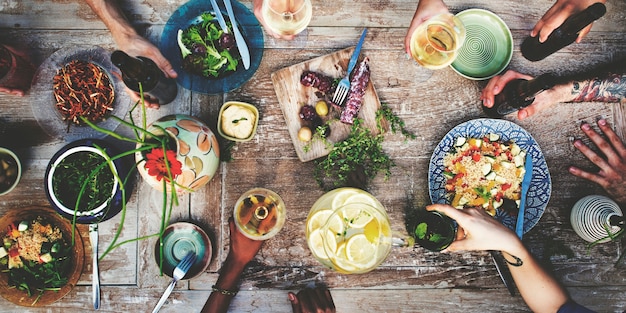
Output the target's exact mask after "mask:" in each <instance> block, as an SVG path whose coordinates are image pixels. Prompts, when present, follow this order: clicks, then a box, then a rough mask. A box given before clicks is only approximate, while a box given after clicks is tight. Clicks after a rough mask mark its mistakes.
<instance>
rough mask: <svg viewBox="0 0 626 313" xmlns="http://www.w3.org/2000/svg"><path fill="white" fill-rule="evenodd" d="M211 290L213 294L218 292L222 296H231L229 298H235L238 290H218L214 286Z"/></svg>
mask: <svg viewBox="0 0 626 313" xmlns="http://www.w3.org/2000/svg"><path fill="white" fill-rule="evenodd" d="M211 290H212V291H213V292H219V293H221V294H223V295H225V296H231V297H234V296H236V295H237V292H239V290H235V291H233V290H228V289H222V288H218V287H217V286H215V285H213V286H211Z"/></svg>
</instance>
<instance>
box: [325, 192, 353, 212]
mask: <svg viewBox="0 0 626 313" xmlns="http://www.w3.org/2000/svg"><path fill="white" fill-rule="evenodd" d="M358 194H359V193H358V192H357V191H356V190H354V189H345V190H342V191H340V192H339V193H337V194H336V195H335V197H334V198H333V203H332V205H331V208H332V209H333V210H335V209H337V208H339V207H341V206H343V205H344V204H346V203H348V202H346V200H347V199H348V198H350V197H352V196H355V195H358Z"/></svg>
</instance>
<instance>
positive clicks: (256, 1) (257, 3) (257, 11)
mask: <svg viewBox="0 0 626 313" xmlns="http://www.w3.org/2000/svg"><path fill="white" fill-rule="evenodd" d="M252 6H253V11H254V16H256V19H257V20H259V23H261V25H263V29H265V31H266V32H267V33H268V34H269V35H270V36H272V37H274V38H276V39H285V40H293V39H294V38H296V35H281V34H278V33H275V32H273V31H272V29H271V28H269V26H267V23H265V19H264V18H263V14H262V13H261V9H262V7H263V0H252Z"/></svg>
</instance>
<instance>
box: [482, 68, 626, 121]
mask: <svg viewBox="0 0 626 313" xmlns="http://www.w3.org/2000/svg"><path fill="white" fill-rule="evenodd" d="M625 61H626V60H624V59H622V60H621V61H620V62H625ZM620 62H618V63H615V64H617V66H614V68H613V71H610V72H609V71H604V70H599V71H596V72H595V73H585V74H582V75H577V76H572V77H571V78H566V79H564V80H563V81H566V82H564V83H561V84H558V85H556V86H554V87H552V88H551V89H548V90H546V91H544V92H542V93H540V94H538V95H537V96H536V97H535V101H533V103H532V104H531V105H529V106H528V107H526V108H523V109H521V110H519V111H518V112H517V117H518V118H519V119H524V118H527V117H529V116H531V115H533V114H535V113H537V112H539V111H541V110H543V109H545V108H547V107H549V106H551V105H553V104H555V103H563V102H620V101H626V100H625V98H626V69H625V68H624V66H619V64H620ZM518 78H522V79H532V77H531V76H528V75H524V74H521V73H518V72H515V71H512V70H509V71H507V72H506V73H504V74H503V75H498V76H496V77H494V78H492V79H491V80H490V81H489V83H488V84H487V86H486V87H485V89H483V92H482V94H481V97H480V99H481V100H482V101H483V105H484V106H486V107H488V108H490V107H492V106H493V99H494V97H495V95H497V94H499V93H500V92H501V91H502V89H503V88H504V86H505V85H506V84H507V83H508V82H509V81H511V80H513V79H518Z"/></svg>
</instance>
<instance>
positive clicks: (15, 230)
mask: <svg viewBox="0 0 626 313" xmlns="http://www.w3.org/2000/svg"><path fill="white" fill-rule="evenodd" d="M2 241H3V244H2V246H0V268H1V269H2V271H3V272H6V273H8V275H9V279H8V282H9V285H10V286H14V287H16V288H17V289H19V290H23V291H25V292H26V293H27V294H28V296H29V297H30V296H33V295H37V296H38V298H37V299H39V297H40V296H41V295H42V294H43V293H44V292H45V291H47V290H54V291H58V290H60V289H61V287H63V286H65V284H67V282H68V275H67V273H68V271H69V267H70V265H71V261H72V260H71V249H72V247H71V245H68V244H67V243H66V242H65V240H64V238H63V234H62V233H61V230H60V229H59V228H58V227H56V226H53V225H52V224H50V223H48V222H46V221H45V220H43V219H42V218H41V217H38V218H36V219H34V220H25V221H21V222H20V223H19V224H17V225H16V224H11V225H10V226H9V229H8V230H7V231H6V233H4V236H3V237H2Z"/></svg>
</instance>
